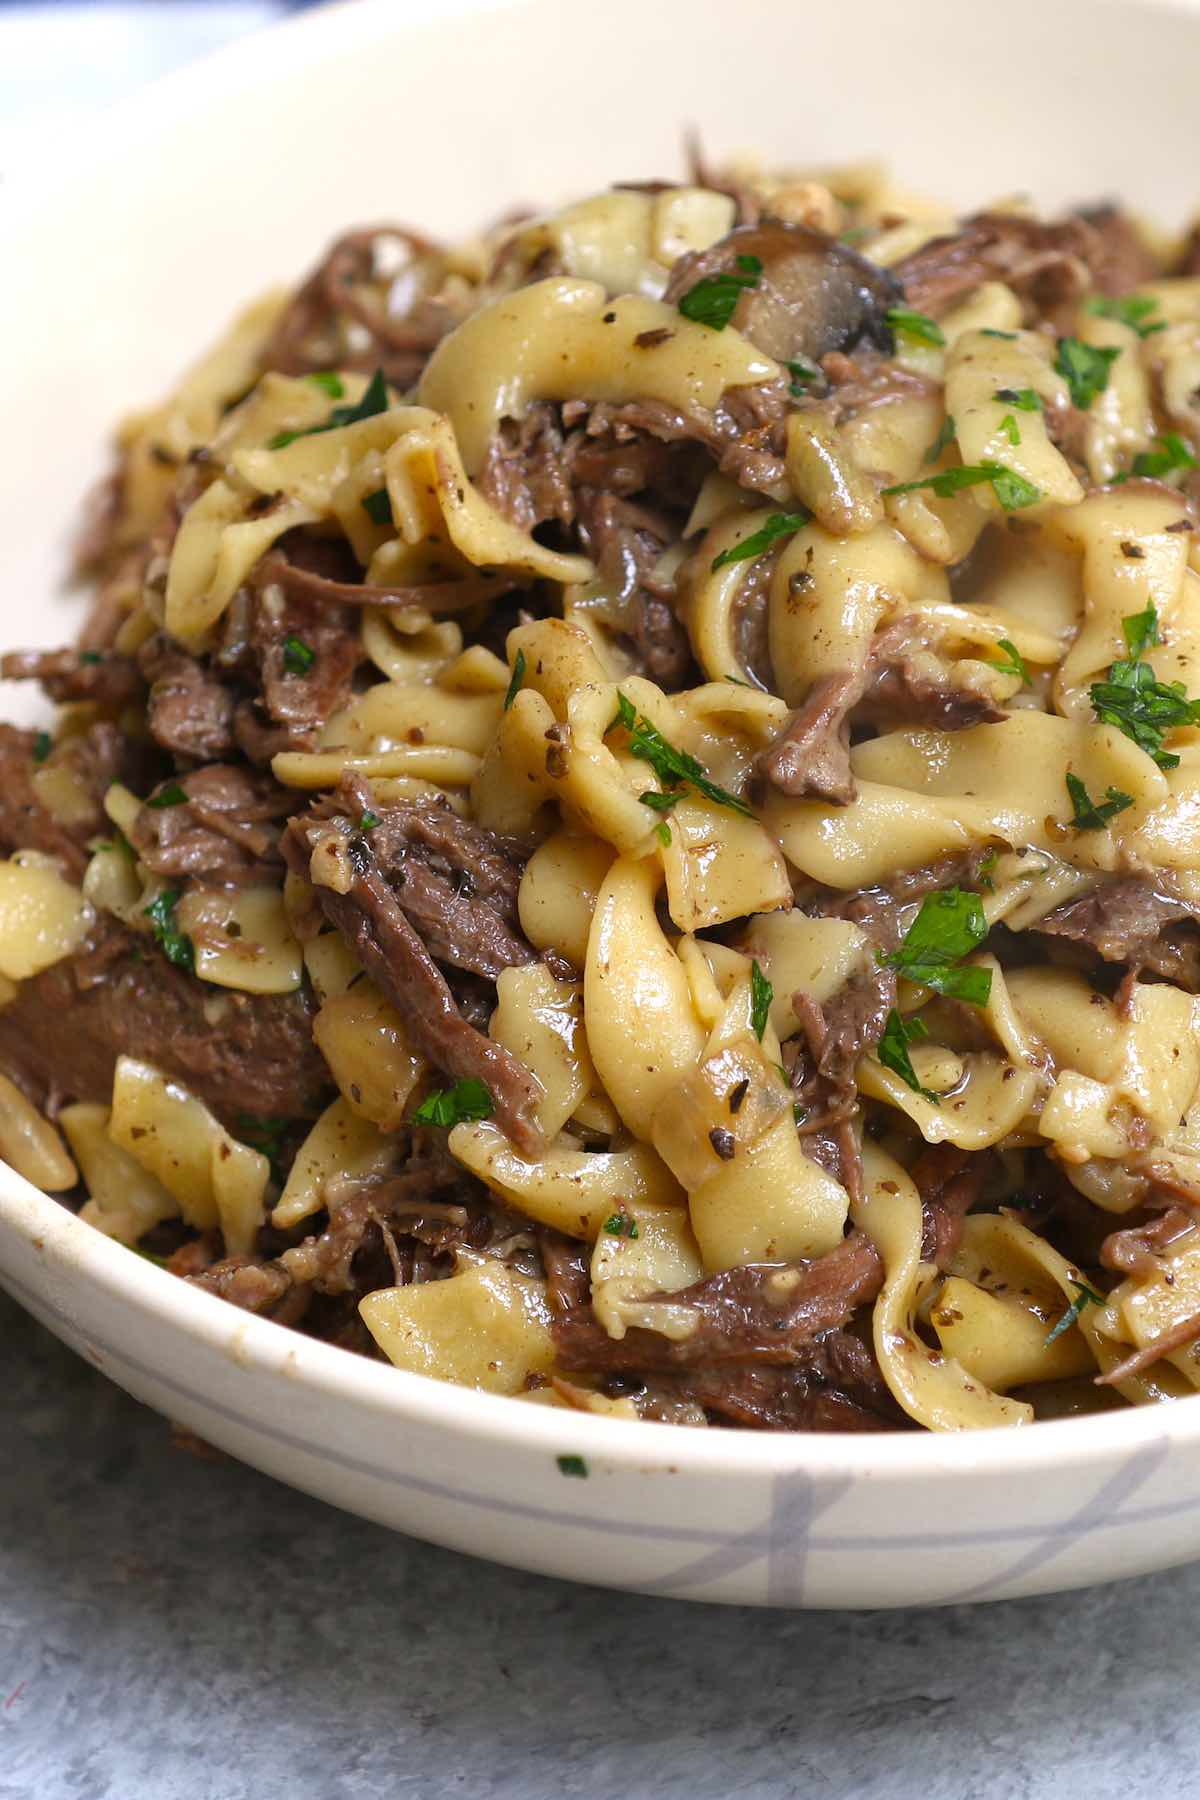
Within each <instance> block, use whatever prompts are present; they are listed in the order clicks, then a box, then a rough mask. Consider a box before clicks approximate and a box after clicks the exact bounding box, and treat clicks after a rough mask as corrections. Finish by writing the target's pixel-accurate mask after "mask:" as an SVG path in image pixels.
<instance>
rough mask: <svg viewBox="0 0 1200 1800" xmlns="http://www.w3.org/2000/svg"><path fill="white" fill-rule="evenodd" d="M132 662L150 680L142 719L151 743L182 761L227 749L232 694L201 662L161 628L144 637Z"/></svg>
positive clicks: (219, 754)
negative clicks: (144, 716) (151, 739)
mask: <svg viewBox="0 0 1200 1800" xmlns="http://www.w3.org/2000/svg"><path fill="white" fill-rule="evenodd" d="M138 662H139V665H140V667H141V670H142V673H143V675H144V676H145V677H146V680H147V681H148V682H149V683H150V697H149V700H148V702H147V714H148V723H149V727H150V735H151V737H153V739H154V740H155V742H156V743H157V744H160V745H161V746H162V748H163V749H164V750H169V751H170V752H171V754H172V755H173V756H178V757H180V758H182V759H183V760H184V761H185V762H211V761H213V760H216V759H219V758H221V757H226V756H229V755H230V754H231V753H232V752H233V750H234V748H235V746H234V737H233V714H234V705H235V701H234V696H233V694H232V693H231V692H230V691H229V689H228V688H226V687H225V686H223V685H222V683H221V682H220V681H219V680H218V679H217V677H216V676H215V675H214V674H213V673H212V672H211V671H210V670H209V669H207V668H206V667H205V665H204V664H203V663H201V662H199V661H197V659H196V658H195V657H193V656H188V655H187V654H186V652H185V651H183V650H180V649H179V648H177V646H176V645H175V644H174V643H173V642H172V641H171V639H170V638H168V637H167V636H166V635H165V634H163V633H156V635H155V636H154V637H151V638H148V639H147V641H146V642H145V643H144V644H143V645H142V648H141V650H140V651H139V652H138Z"/></svg>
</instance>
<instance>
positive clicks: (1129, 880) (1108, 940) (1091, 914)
mask: <svg viewBox="0 0 1200 1800" xmlns="http://www.w3.org/2000/svg"><path fill="white" fill-rule="evenodd" d="M1198 922H1200V906H1197V905H1196V904H1195V902H1193V901H1189V900H1183V899H1180V898H1178V897H1177V896H1174V895H1172V894H1170V893H1167V892H1163V891H1162V890H1160V889H1159V888H1156V887H1155V885H1154V883H1153V881H1151V880H1147V879H1145V878H1143V877H1141V876H1137V875H1128V876H1119V877H1117V878H1116V879H1115V880H1112V881H1106V882H1103V883H1101V884H1100V885H1099V886H1097V887H1095V888H1093V889H1092V890H1091V892H1090V893H1087V894H1083V895H1081V896H1080V897H1079V899H1077V900H1068V901H1067V902H1066V904H1065V905H1063V906H1059V907H1056V908H1055V909H1054V911H1053V912H1050V913H1047V914H1046V915H1045V917H1044V918H1042V919H1039V920H1038V922H1037V925H1036V927H1035V928H1034V929H1036V931H1037V932H1038V933H1039V934H1040V935H1042V936H1046V937H1054V938H1059V939H1063V940H1066V941H1067V942H1070V943H1073V944H1079V945H1085V946H1086V947H1087V948H1088V949H1090V950H1093V951H1095V953H1096V955H1097V956H1099V957H1100V958H1101V959H1102V960H1103V961H1104V962H1111V963H1125V964H1127V965H1128V966H1129V967H1130V968H1131V969H1134V970H1138V971H1140V970H1143V969H1148V970H1149V971H1150V972H1151V973H1152V974H1155V975H1162V976H1165V977H1166V979H1168V980H1170V981H1174V982H1177V983H1178V984H1179V986H1181V987H1185V988H1187V989H1188V991H1189V992H1190V993H1200V926H1198Z"/></svg>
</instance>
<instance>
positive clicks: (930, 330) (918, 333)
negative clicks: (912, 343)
mask: <svg viewBox="0 0 1200 1800" xmlns="http://www.w3.org/2000/svg"><path fill="white" fill-rule="evenodd" d="M884 318H885V319H886V320H887V322H888V324H889V325H890V326H891V328H892V330H893V331H898V332H901V333H902V334H903V335H904V336H905V337H910V338H916V340H917V342H918V343H920V344H932V345H933V346H934V348H935V349H938V348H940V347H941V345H943V344H944V343H945V342H946V334H945V332H944V331H943V330H942V328H941V326H940V325H939V324H938V322H937V320H936V319H931V318H930V317H929V314H928V313H923V312H914V311H913V309H912V308H911V307H910V306H892V307H889V308H888V310H887V312H886V313H885V314H884Z"/></svg>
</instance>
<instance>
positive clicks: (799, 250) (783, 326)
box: [664, 219, 903, 363]
mask: <svg viewBox="0 0 1200 1800" xmlns="http://www.w3.org/2000/svg"><path fill="white" fill-rule="evenodd" d="M747 257H749V258H753V259H754V261H756V262H757V263H758V264H759V265H760V268H759V270H758V271H756V274H757V279H756V280H754V281H753V282H752V283H750V284H748V285H747V286H746V287H745V288H744V289H743V291H742V294H741V297H740V298H739V300H738V303H737V307H736V309H735V310H734V313H733V318H732V321H731V322H732V324H733V325H734V326H735V327H736V328H737V330H738V331H740V332H742V334H743V335H744V336H745V337H748V338H749V339H750V341H751V343H753V344H756V345H757V346H758V348H759V349H760V350H763V351H765V352H766V354H767V355H768V356H773V357H774V358H775V360H776V361H777V362H787V361H789V360H796V359H801V358H802V359H804V360H805V361H807V362H811V363H815V362H820V360H821V358H822V357H823V356H826V355H828V353H829V352H830V351H832V350H851V349H853V348H854V346H855V345H856V344H858V343H860V342H861V341H863V340H866V341H867V342H870V343H873V344H875V345H876V346H877V347H878V348H879V349H880V350H885V351H890V350H891V348H892V337H891V331H890V329H889V327H888V323H887V313H888V311H889V309H890V308H891V307H893V306H898V305H900V304H901V302H902V300H903V293H902V291H901V288H900V286H899V284H898V282H897V281H896V279H895V278H894V276H893V275H891V274H890V273H889V272H888V270H886V269H882V268H880V267H879V266H878V265H877V264H875V263H872V262H868V261H867V259H866V257H865V256H860V255H859V253H858V252H857V251H856V250H852V249H851V248H850V247H849V245H847V244H843V243H841V242H839V240H838V239H837V238H833V237H828V236H827V235H826V234H825V233H824V232H823V231H816V230H814V229H813V227H812V226H809V225H792V224H786V223H785V222H784V221H783V220H781V219H766V220H763V221H762V222H761V223H759V224H755V225H739V226H736V227H735V228H734V230H733V231H731V232H730V233H729V234H728V236H726V237H723V238H720V239H718V241H717V242H716V243H715V244H712V245H710V247H709V248H708V249H707V250H695V251H691V252H689V253H688V254H687V255H686V256H681V257H680V258H679V261H678V262H677V263H676V264H675V266H674V268H673V269H672V270H671V279H670V282H669V283H668V286H667V291H666V294H665V295H664V298H665V300H666V301H667V304H668V305H676V304H678V302H679V301H680V300H682V299H683V298H684V297H685V296H686V295H687V294H688V293H689V292H690V291H691V290H692V289H693V288H695V287H696V285H697V284H698V283H699V282H701V281H707V280H712V279H713V278H714V277H719V276H722V275H737V274H739V273H743V272H744V270H745V264H744V263H743V262H741V261H739V259H740V258H747Z"/></svg>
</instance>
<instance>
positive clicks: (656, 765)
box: [608, 693, 752, 818]
mask: <svg viewBox="0 0 1200 1800" xmlns="http://www.w3.org/2000/svg"><path fill="white" fill-rule="evenodd" d="M618 725H623V726H624V727H625V730H626V731H627V732H628V733H629V748H630V751H631V753H632V754H633V755H634V756H636V757H637V758H638V760H639V762H646V763H649V764H650V767H651V768H652V769H653V770H654V773H655V774H656V775H657V776H658V778H659V780H660V781H662V782H664V783H665V784H666V785H667V786H668V787H672V788H677V787H680V786H682V785H683V784H684V783H687V784H688V785H689V786H690V787H694V788H695V790H696V792H697V793H698V794H703V795H704V797H705V799H706V800H712V801H714V802H715V803H716V805H718V806H728V807H729V808H730V809H731V811H733V812H737V813H742V814H743V815H744V816H745V817H746V818H750V817H752V814H751V811H750V808H749V807H748V806H747V805H746V802H745V801H744V800H739V799H738V797H737V795H736V794H731V793H730V792H729V790H728V788H723V787H718V785H717V783H716V782H715V781H713V780H711V779H710V777H709V775H708V774H707V772H706V771H705V769H704V767H703V765H702V764H701V763H698V762H697V761H696V758H695V757H694V756H690V755H689V754H688V752H687V751H686V750H677V749H676V748H675V746H674V744H669V743H668V742H667V740H666V738H665V737H663V735H662V733H661V732H660V731H658V730H656V729H655V727H654V726H653V725H651V723H650V721H649V719H646V718H643V716H642V715H641V713H639V712H638V710H637V708H636V707H635V706H634V704H633V702H632V700H628V699H626V697H625V695H624V694H621V693H618V695H617V716H616V718H615V719H614V720H613V722H612V724H611V725H610V726H609V728H608V729H609V730H610V731H612V730H614V729H615V728H616V726H618ZM639 797H640V799H641V801H642V804H643V806H650V807H653V808H654V810H655V811H656V812H666V811H668V810H669V807H668V805H667V804H666V803H667V802H670V804H671V805H673V804H674V802H675V801H676V800H677V799H678V798H679V795H678V794H674V795H671V794H658V795H655V796H654V797H653V798H648V797H647V796H646V795H645V794H642V795H640V796H639Z"/></svg>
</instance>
